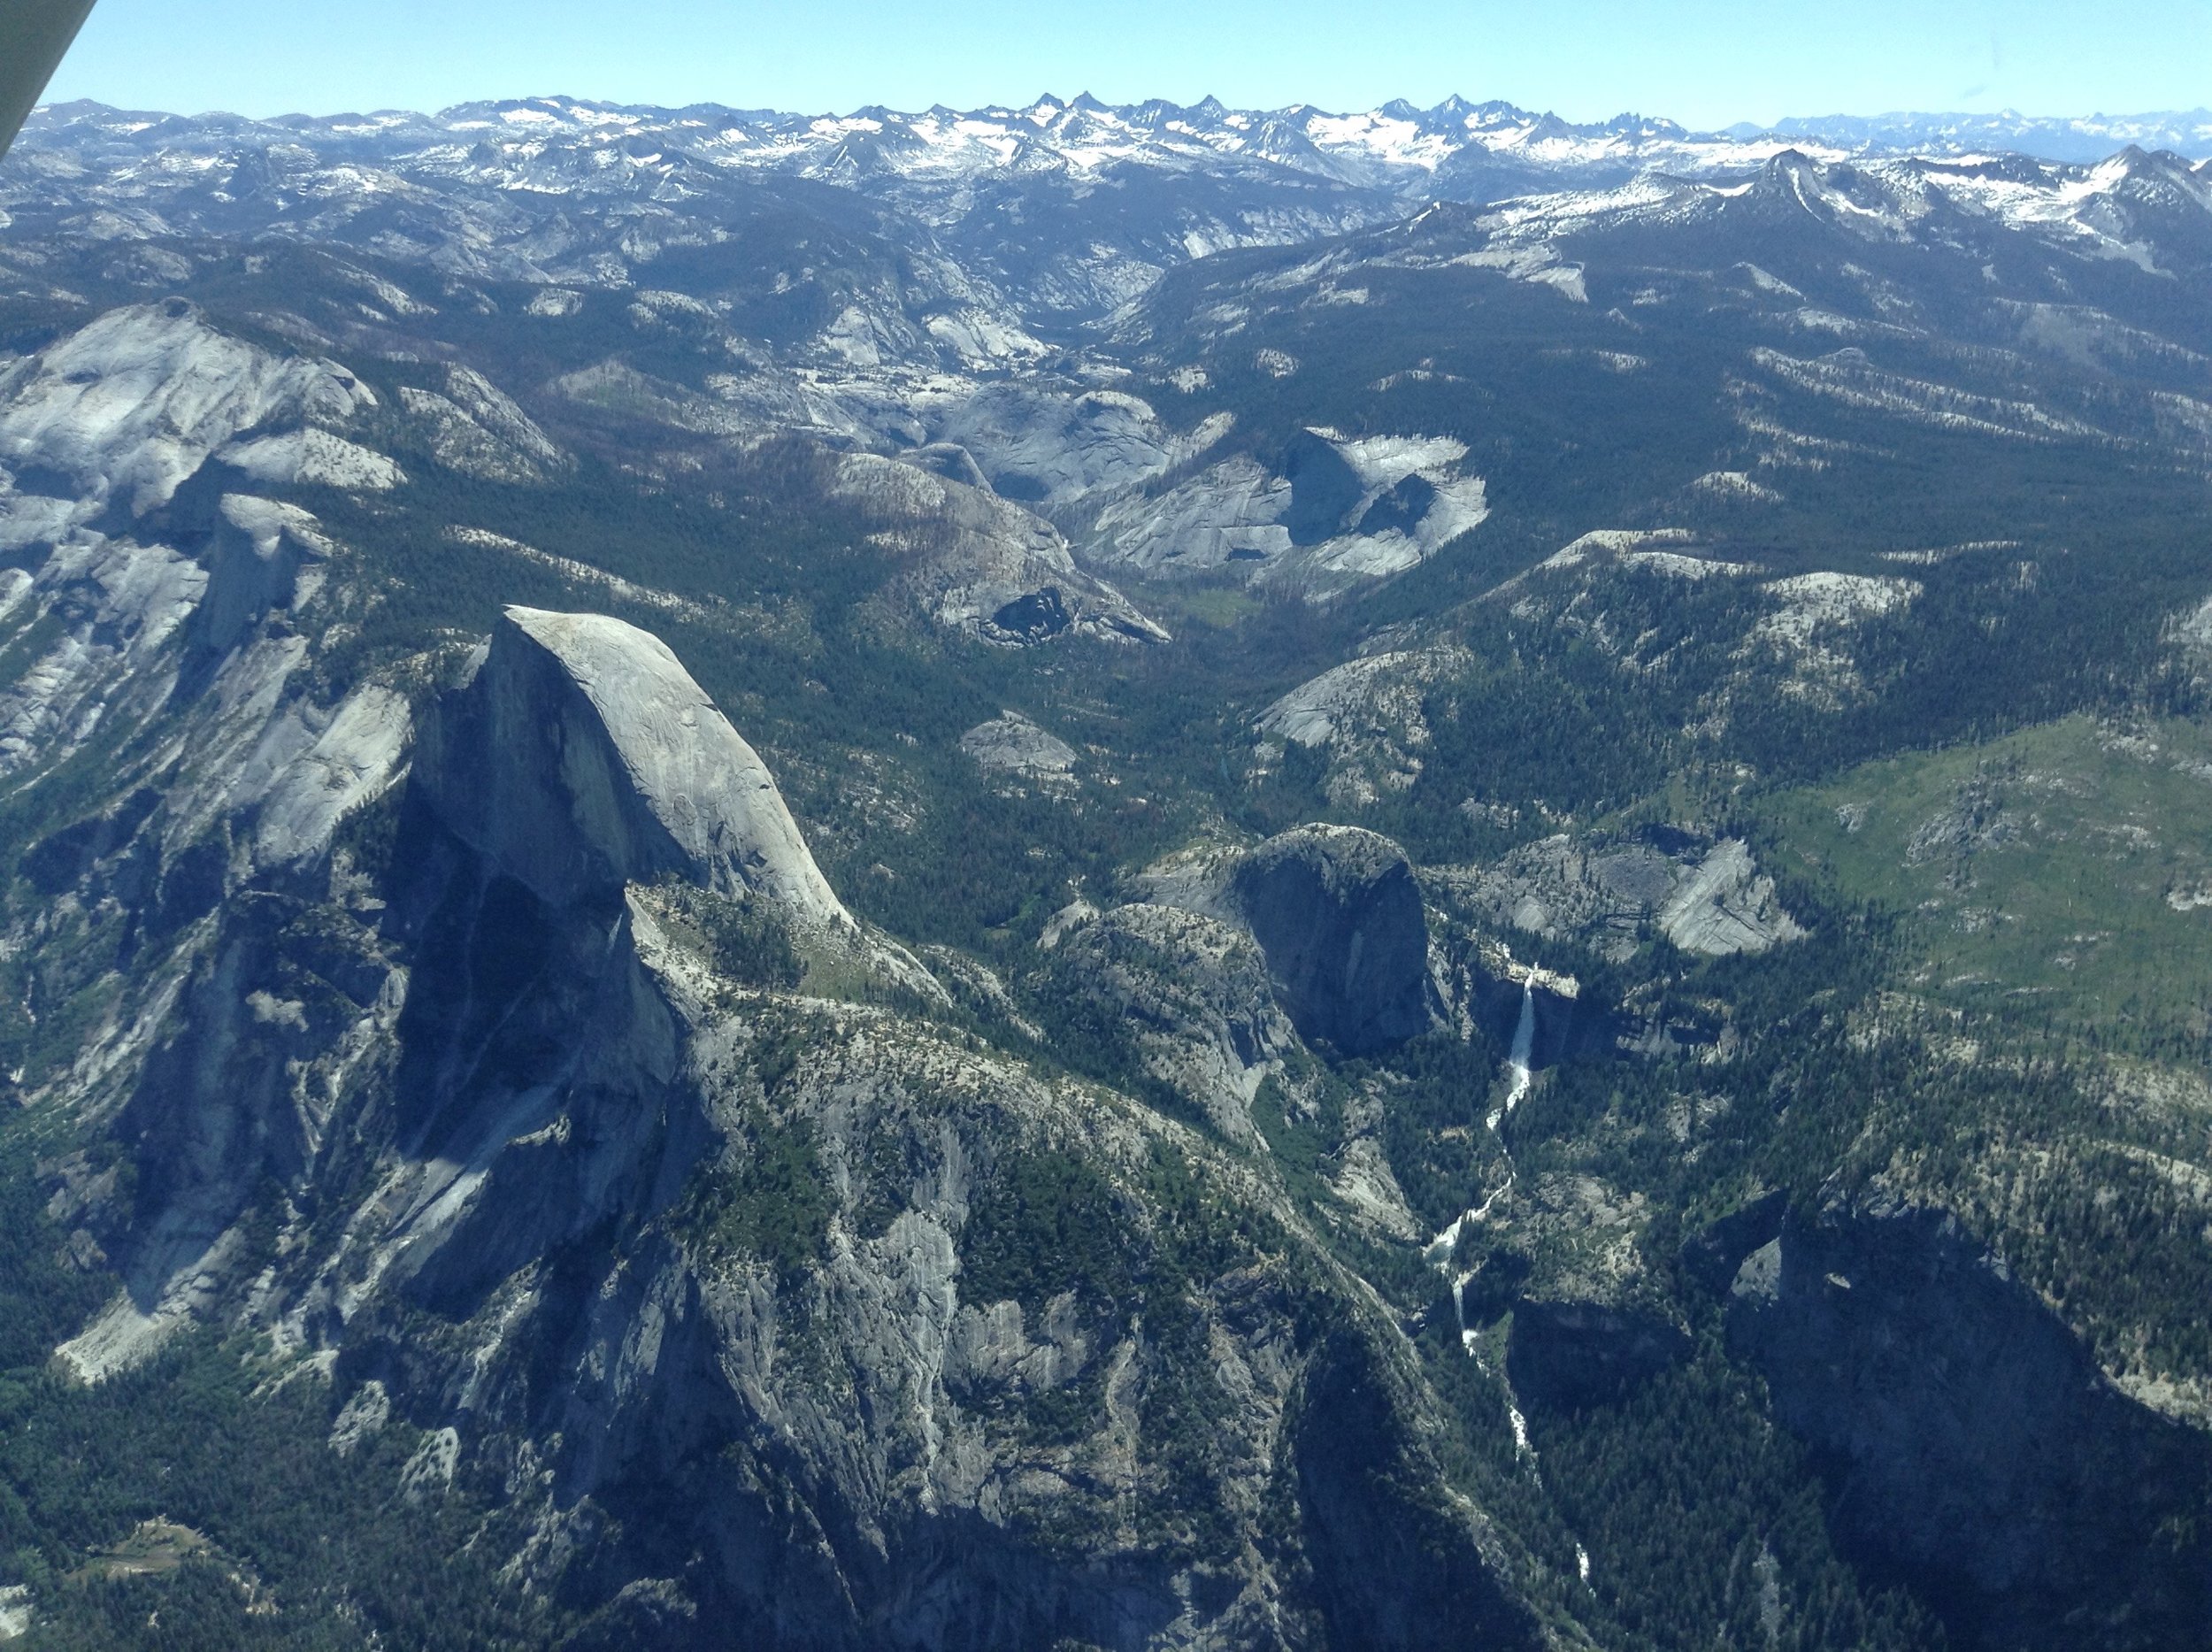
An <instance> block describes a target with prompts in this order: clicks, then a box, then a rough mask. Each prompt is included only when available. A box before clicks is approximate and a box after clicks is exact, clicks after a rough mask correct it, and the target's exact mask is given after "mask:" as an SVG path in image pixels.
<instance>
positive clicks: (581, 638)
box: [416, 608, 853, 931]
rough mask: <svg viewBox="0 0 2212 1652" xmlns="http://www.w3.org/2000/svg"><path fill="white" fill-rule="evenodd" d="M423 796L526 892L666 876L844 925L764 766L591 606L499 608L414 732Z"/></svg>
mask: <svg viewBox="0 0 2212 1652" xmlns="http://www.w3.org/2000/svg"><path fill="white" fill-rule="evenodd" d="M416 768H417V773H418V775H419V782H420V784H421V786H422V787H423V788H424V792H425V796H426V801H427V802H428V803H429V804H430V806H431V807H432V808H433V809H434V810H435V811H437V813H438V815H439V816H440V818H442V820H443V821H444V822H445V823H446V824H447V825H448V826H449V827H450V828H451V829H452V830H453V831H454V832H455V833H456V834H458V835H459V836H460V837H461V838H462V840H463V841H465V842H467V843H468V844H469V845H470V846H471V847H472V848H473V849H476V850H477V851H478V852H480V854H482V855H484V856H485V857H487V858H488V859H489V860H490V861H491V862H492V864H495V866H497V867H498V868H499V869H500V870H501V871H502V872H504V873H506V875H508V876H509V877H511V878H514V879H515V880H518V882H520V883H521V884H523V885H524V886H525V887H527V888H528V889H529V890H530V891H531V892H532V893H533V894H534V895H536V896H537V897H538V898H539V899H540V900H541V901H543V902H545V903H548V904H549V905H552V906H557V907H565V906H569V905H572V904H575V903H579V902H581V901H585V900H590V899H596V900H599V901H602V902H604V901H609V900H613V899H616V898H618V896H619V895H620V893H621V891H622V888H623V886H625V885H626V884H629V883H649V882H651V881H653V880H655V879H657V878H660V877H663V876H668V875H674V876H678V877H680V878H683V879H685V880H687V881H690V882H693V883H695V884H698V885H699V886H701V887H703V888H708V889H711V890H713V891H715V892H716V893H718V894H721V895H733V896H747V895H759V896H762V897H764V898H765V899H767V900H769V901H770V902H772V903H774V904H775V905H776V907H777V908H778V909H779V910H780V911H782V912H783V913H785V914H786V915H787V917H788V918H789V919H790V920H791V921H792V922H793V923H795V925H797V926H801V927H803V928H806V929H810V930H816V931H819V930H822V929H826V928H829V927H832V926H839V927H845V928H850V927H852V926H853V923H852V918H851V917H850V915H849V913H847V912H846V911H845V908H844V905H843V903H841V902H840V901H839V900H838V898H837V895H836V894H835V893H834V892H833V890H832V889H831V888H830V887H829V883H828V881H827V880H826V879H825V878H824V877H823V876H822V873H821V871H820V869H819V868H818V867H817V866H816V865H815V864H814V857H813V855H812V854H811V853H810V851H809V850H808V849H807V846H806V842H805V841H804V840H803V838H802V837H801V836H800V834H799V828H798V825H797V823H796V822H795V821H794V820H793V819H792V818H791V811H790V810H789V809H787V808H786V807H785V805H784V801H783V797H782V795H781V794H780V793H779V792H778V791H777V789H776V783H775V781H774V780H773V779H772V778H771V777H770V775H769V772H768V769H767V766H766V765H764V764H763V763H762V762H761V760H760V757H759V756H758V755H757V753H756V752H755V751H754V750H753V749H752V748H751V747H750V746H749V745H747V744H746V743H745V741H744V739H743V737H742V736H741V735H740V734H738V732H737V731H736V730H735V729H734V728H733V727H731V726H730V722H729V719H728V718H726V717H724V716H723V715H722V713H721V712H720V711H718V710H717V709H716V707H715V705H714V703H713V702H712V701H711V700H710V699H708V698H707V695H706V693H705V691H704V690H703V689H702V688H700V687H699V685H698V684H697V683H695V682H694V681H693V680H692V679H691V675H690V673H689V672H687V671H685V670H684V668H683V665H681V663H680V662H679V661H678V659H677V658H676V657H675V655H674V654H672V653H671V652H670V651H669V649H668V647H667V645H666V644H665V643H664V642H661V641H660V640H659V639H658V638H657V637H655V636H653V635H652V634H650V633H649V632H645V631H641V630H639V629H638V628H637V627H636V626H632V625H627V624H625V623H624V622H623V621H621V620H618V619H609V618H607V617H606V616H604V615H601V614H555V613H547V612H544V611H541V610H538V609H531V608H510V609H508V610H507V611H506V613H505V614H504V615H503V617H502V619H500V622H499V625H498V626H497V628H496V629H495V631H494V632H493V634H492V640H491V642H490V644H489V645H488V649H487V650H486V652H485V654H484V657H483V660H482V663H481V664H480V665H479V666H478V667H477V669H476V672H475V673H474V676H473V677H472V680H470V682H469V683H468V685H467V686H466V687H465V688H463V689H461V690H460V691H458V692H457V693H456V694H454V695H451V696H449V698H448V700H447V701H446V703H444V705H442V707H441V709H440V715H439V716H438V718H436V719H435V720H434V721H433V722H432V723H431V725H430V726H428V727H427V728H426V730H425V733H424V738H423V741H422V745H421V749H420V750H419V755H418V757H417V759H416Z"/></svg>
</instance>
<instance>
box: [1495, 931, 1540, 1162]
mask: <svg viewBox="0 0 2212 1652" xmlns="http://www.w3.org/2000/svg"><path fill="white" fill-rule="evenodd" d="M1535 1053H1536V976H1535V972H1534V971H1533V970H1532V971H1531V972H1529V979H1528V980H1525V981H1523V982H1522V983H1521V1018H1520V1019H1519V1020H1518V1021H1517V1022H1515V1023H1514V1025H1513V1049H1512V1053H1511V1054H1509V1056H1507V1057H1506V1064H1508V1065H1509V1066H1510V1067H1511V1068H1512V1069H1513V1085H1512V1087H1511V1088H1509V1090H1507V1091H1506V1093H1505V1105H1504V1106H1503V1107H1501V1108H1500V1109H1498V1110H1497V1111H1496V1112H1494V1113H1492V1114H1491V1115H1490V1117H1489V1118H1488V1119H1487V1120H1486V1123H1487V1124H1488V1125H1489V1126H1490V1128H1491V1129H1492V1130H1495V1129H1496V1128H1497V1127H1498V1126H1499V1125H1500V1124H1502V1123H1503V1122H1504V1120H1505V1118H1507V1116H1508V1115H1509V1114H1510V1113H1511V1112H1512V1111H1513V1110H1514V1109H1515V1108H1516V1107H1518V1106H1519V1105H1520V1104H1521V1097H1523V1096H1524V1095H1527V1094H1528V1087H1529V1080H1530V1077H1531V1073H1530V1070H1529V1063H1530V1062H1531V1061H1532V1059H1533V1058H1534V1057H1535Z"/></svg>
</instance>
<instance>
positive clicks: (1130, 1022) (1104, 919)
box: [1048, 904, 1294, 1143]
mask: <svg viewBox="0 0 2212 1652" xmlns="http://www.w3.org/2000/svg"><path fill="white" fill-rule="evenodd" d="M1051 956H1052V962H1051V964H1050V965H1049V968H1048V980H1049V983H1050V987H1049V989H1050V990H1051V991H1052V992H1053V993H1054V994H1055V995H1056V996H1057V997H1058V999H1059V1002H1061V1003H1081V1004H1084V1005H1086V1006H1088V1007H1089V1008H1090V1009H1092V1010H1094V1011H1095V1012H1096V1014H1097V1015H1098V1016H1099V1017H1100V1018H1101V1019H1102V1022H1103V1023H1104V1025H1105V1026H1107V1027H1109V1028H1110V1029H1111V1030H1112V1031H1113V1032H1114V1033H1116V1034H1118V1037H1119V1038H1120V1039H1122V1040H1124V1041H1126V1042H1127V1043H1128V1044H1129V1046H1130V1047H1131V1054H1132V1055H1133V1058H1134V1060H1135V1063H1136V1064H1137V1065H1138V1066H1139V1067H1140V1068H1141V1070H1142V1071H1143V1072H1145V1073H1146V1074H1147V1075H1148V1076H1149V1077H1151V1078H1152V1079H1154V1080H1157V1081H1158V1082H1159V1083H1161V1084H1164V1085H1165V1086H1167V1087H1168V1088H1169V1089H1170V1090H1171V1091H1172V1092H1174V1093H1175V1095H1178V1096H1179V1097H1181V1098H1183V1099H1184V1100H1185V1101H1186V1102H1187V1103H1189V1104H1190V1105H1192V1106H1194V1107H1195V1108H1196V1109H1198V1110H1200V1111H1202V1112H1203V1113H1204V1114H1205V1116H1206V1117H1207V1118H1208V1119H1209V1120H1210V1121H1211V1122H1212V1124H1213V1125H1214V1127H1215V1128H1216V1129H1217V1130H1219V1131H1220V1132H1221V1133H1222V1134H1223V1135H1225V1136H1226V1137H1227V1138H1228V1139H1229V1140H1230V1141H1240V1142H1246V1143H1252V1142H1256V1141H1257V1140H1258V1138H1257V1135H1256V1132H1255V1131H1254V1128H1253V1125H1252V1119H1251V1112H1250V1109H1251V1105H1252V1099H1253V1097H1254V1096H1255V1095H1257V1094H1258V1091H1259V1087H1260V1085H1261V1083H1262V1081H1263V1080H1264V1079H1265V1078H1266V1077H1267V1075H1268V1074H1269V1073H1270V1072H1273V1071H1274V1070H1276V1068H1277V1067H1278V1066H1279V1064H1280V1062H1281V1059H1282V1057H1283V1055H1284V1054H1285V1053H1286V1050H1287V1049H1289V1048H1290V1047H1291V1046H1292V1044H1293V1043H1294V1038H1293V1035H1292V1033H1291V1027H1290V1024H1289V1023H1288V1022H1287V1021H1286V1019H1285V1018H1284V1016H1283V1012H1282V1011H1281V1010H1279V1009H1278V1008H1277V1007H1276V1003H1275V997H1274V994H1273V991H1272V988H1271V983H1270V980H1269V978H1268V971H1267V965H1266V964H1265V961H1264V960H1263V958H1262V957H1261V955H1260V950H1259V949H1258V947H1256V945H1254V944H1253V941H1252V939H1251V937H1250V936H1249V935H1248V934H1246V933H1245V932H1244V931H1243V930H1242V929H1241V928H1240V927H1238V926H1235V925H1233V924H1229V923H1225V922H1223V921H1222V920H1221V919H1219V918H1209V917H1205V916H1203V915H1202V914H1199V913H1196V912H1188V911H1179V910H1178V909H1176V908H1174V907H1169V906H1154V905H1149V904H1137V905H1131V906H1121V907H1117V908H1115V909H1114V910H1113V911H1110V912H1106V913H1104V914H1102V915H1101V916H1099V917H1097V918H1094V920H1093V921H1091V922H1089V923H1087V924H1083V925H1081V926H1077V927H1074V928H1072V929H1071V931H1070V932H1069V933H1067V934H1065V935H1064V937H1063V938H1062V939H1061V940H1060V941H1058V943H1057V944H1056V947H1055V948H1054V949H1053V952H1052V955H1051Z"/></svg>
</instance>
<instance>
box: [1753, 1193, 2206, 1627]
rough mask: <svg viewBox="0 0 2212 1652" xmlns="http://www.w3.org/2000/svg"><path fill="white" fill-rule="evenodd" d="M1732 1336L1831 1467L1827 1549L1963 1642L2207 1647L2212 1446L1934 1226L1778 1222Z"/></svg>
mask: <svg viewBox="0 0 2212 1652" xmlns="http://www.w3.org/2000/svg"><path fill="white" fill-rule="evenodd" d="M1729 1336H1730V1341H1731V1342H1732V1345H1733V1346H1734V1347H1735V1348H1737V1349H1738V1350H1739V1351H1740V1352H1741V1353H1743V1354H1747V1355H1748V1356H1750V1358H1751V1359H1752V1360H1753V1361H1754V1362H1755V1363H1756V1364H1757V1365H1758V1367H1759V1369H1760V1370H1761V1371H1762V1372H1763V1373H1764V1374H1765V1377H1766V1380H1767V1385H1768V1387H1769V1390H1770V1393H1771V1395H1772V1396H1773V1403H1774V1408H1775V1411H1776V1413H1777V1415H1778V1417H1779V1418H1780V1419H1781V1421H1782V1422H1783V1423H1784V1425H1786V1426H1787V1427H1788V1428H1789V1429H1790V1430H1791V1431H1792V1432H1793V1433H1796V1434H1797V1435H1799V1436H1800V1437H1801V1439H1803V1440H1804V1441H1806V1442H1807V1443H1808V1444H1809V1446H1810V1447H1811V1448H1813V1451H1814V1454H1815V1456H1816V1461H1818V1462H1820V1463H1821V1464H1823V1465H1824V1468H1825V1469H1826V1471H1827V1473H1828V1476H1829V1479H1830V1483H1831V1485H1832V1488H1833V1493H1834V1502H1833V1505H1832V1520H1833V1522H1834V1525H1835V1526H1836V1528H1837V1530H1838V1533H1839V1536H1840V1537H1841V1538H1842V1539H1843V1540H1844V1541H1846V1542H1847V1544H1848V1545H1850V1546H1851V1547H1852V1548H1855V1549H1856V1550H1857V1551H1858V1552H1859V1553H1860V1554H1862V1555H1863V1556H1867V1557H1869V1558H1870V1559H1872V1560H1874V1561H1876V1562H1878V1563H1880V1564H1886V1565H1887V1566H1890V1567H1892V1568H1894V1569H1895V1571H1897V1572H1898V1573H1899V1574H1901V1576H1903V1577H1905V1578H1906V1579H1909V1580H1910V1581H1911V1582H1913V1583H1914V1584H1915V1585H1916V1586H1917V1587H1919V1588H1920V1589H1921V1590H1922V1591H1924V1594H1926V1596H1927V1597H1928V1598H1929V1599H1930V1600H1931V1601H1932V1602H1934V1603H1935V1604H1936V1605H1937V1607H1938V1609H1939V1610H1940V1611H1941V1612H1942V1613H1943V1615H1944V1616H1945V1617H1946V1618H1947V1620H1948V1622H1949V1625H1950V1627H1951V1631H1952V1634H1953V1639H1954V1642H1955V1644H1963V1645H1967V1646H1977V1647H1989V1648H1995V1647H2004V1648H2015V1647H2037V1648H2128V1647H2139V1648H2153V1647H2158V1648H2165V1647H2180V1646H2186V1645H2199V1644H2201V1643H2202V1637H2203V1634H2204V1630H2205V1625H2206V1624H2207V1623H2208V1622H2212V1533H2203V1532H2200V1531H2198V1530H2196V1529H2195V1528H2194V1526H2193V1523H2192V1522H2191V1521H2190V1519H2189V1511H2190V1510H2193V1509H2194V1508H2197V1507H2200V1506H2201V1499H2202V1497H2203V1495H2204V1488H2205V1486H2206V1481H2207V1476H2208V1475H2212V1447H2208V1441H2206V1439H2205V1437H2204V1436H2203V1435H2202V1434H2201V1433H2199V1432H2197V1431H2196V1430H2194V1429H2192V1428H2189V1427H2187V1426H2185V1425H2182V1424H2178V1423H2176V1422H2173V1421H2170V1420H2169V1419H2167V1418H2163V1417H2161V1416H2160V1415H2158V1414H2157V1413H2156V1412H2154V1411H2152V1410H2149V1409H2147V1407H2145V1406H2142V1405H2139V1404H2138V1403H2137V1402H2134V1401H2132V1400H2131V1399H2129V1398H2128V1397H2127V1396H2125V1395H2123V1394H2121V1393H2120V1392H2119V1391H2118V1390H2117V1389H2116V1388H2115V1387H2113V1386H2112V1384H2111V1383H2110V1382H2109V1381H2108V1380H2107V1379H2106V1378H2105V1376H2104V1374H2103V1373H2102V1372H2101V1371H2100V1370H2099V1368H2098V1366H2097V1364H2096V1362H2095V1361H2094V1360H2093V1358H2092V1357H2091V1356H2090V1354H2089V1352H2088V1351H2087V1349H2086V1348H2085V1347H2084V1346H2083V1345H2082V1343H2081V1342H2080V1341H2078V1339H2077V1338H2076V1337H2075V1336H2074V1335H2073V1334H2072V1333H2070V1331H2069V1330H2068V1328H2067V1327H2066V1325H2064V1324H2063V1323H2062V1321H2060V1319H2059V1318H2057V1317H2056V1316H2055V1314H2053V1313H2052V1312H2051V1311H2050V1310H2049V1309H2048V1308H2047V1307H2046V1306H2045V1305H2044V1304H2043V1302H2041V1301H2040V1300H2039V1298H2038V1297H2037V1296H2036V1295H2034V1294H2033V1293H2032V1291H2030V1290H2028V1289H2027V1288H2026V1287H2024V1286H2022V1285H2021V1284H2020V1283H2019V1282H2017V1281H2016V1280H2015V1279H2012V1278H2011V1276H2010V1275H2009V1273H2008V1272H2007V1270H2006V1269H2005V1267H2004V1265H2003V1264H2001V1262H1999V1261H1996V1260H1994V1259H1993V1258H1992V1257H1991V1256H1989V1255H1988V1254H1987V1253H1986V1252H1985V1250H1984V1249H1982V1248H1981V1247H1980V1246H1979V1245H1978V1244H1977V1243H1976V1242H1974V1241H1973V1240H1972V1239H1971V1238H1970V1236H1969V1235H1968V1234H1966V1233H1964V1232H1962V1230H1961V1228H1960V1227H1959V1226H1958V1224H1957V1221H1956V1219H1955V1218H1953V1217H1952V1216H1950V1215H1949V1214H1948V1213H1947V1212H1945V1211H1942V1210H1929V1209H1924V1208H1915V1207H1901V1206H1897V1205H1893V1204H1882V1203H1877V1204H1869V1205H1865V1206H1861V1207H1858V1208H1847V1209H1832V1210H1828V1211H1826V1212H1824V1214H1822V1215H1821V1216H1820V1217H1819V1218H1816V1219H1813V1220H1809V1221H1806V1220H1800V1219H1797V1218H1791V1219H1789V1220H1788V1221H1786V1223H1785V1224H1784V1226H1783V1229H1782V1232H1781V1234H1780V1237H1779V1238H1778V1239H1776V1240H1773V1241H1770V1242H1769V1243H1767V1244H1765V1245H1763V1246H1762V1247H1761V1248H1760V1249H1758V1250H1756V1251H1755V1252H1753V1253H1752V1254H1751V1256H1749V1257H1748V1258H1747V1260H1746V1261H1745V1262H1744V1263H1743V1264H1742V1267H1741V1268H1740V1271H1739V1272H1738V1274H1737V1277H1736V1281H1735V1284H1734V1286H1733V1287H1732V1295H1731V1301H1730V1305H1729Z"/></svg>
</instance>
